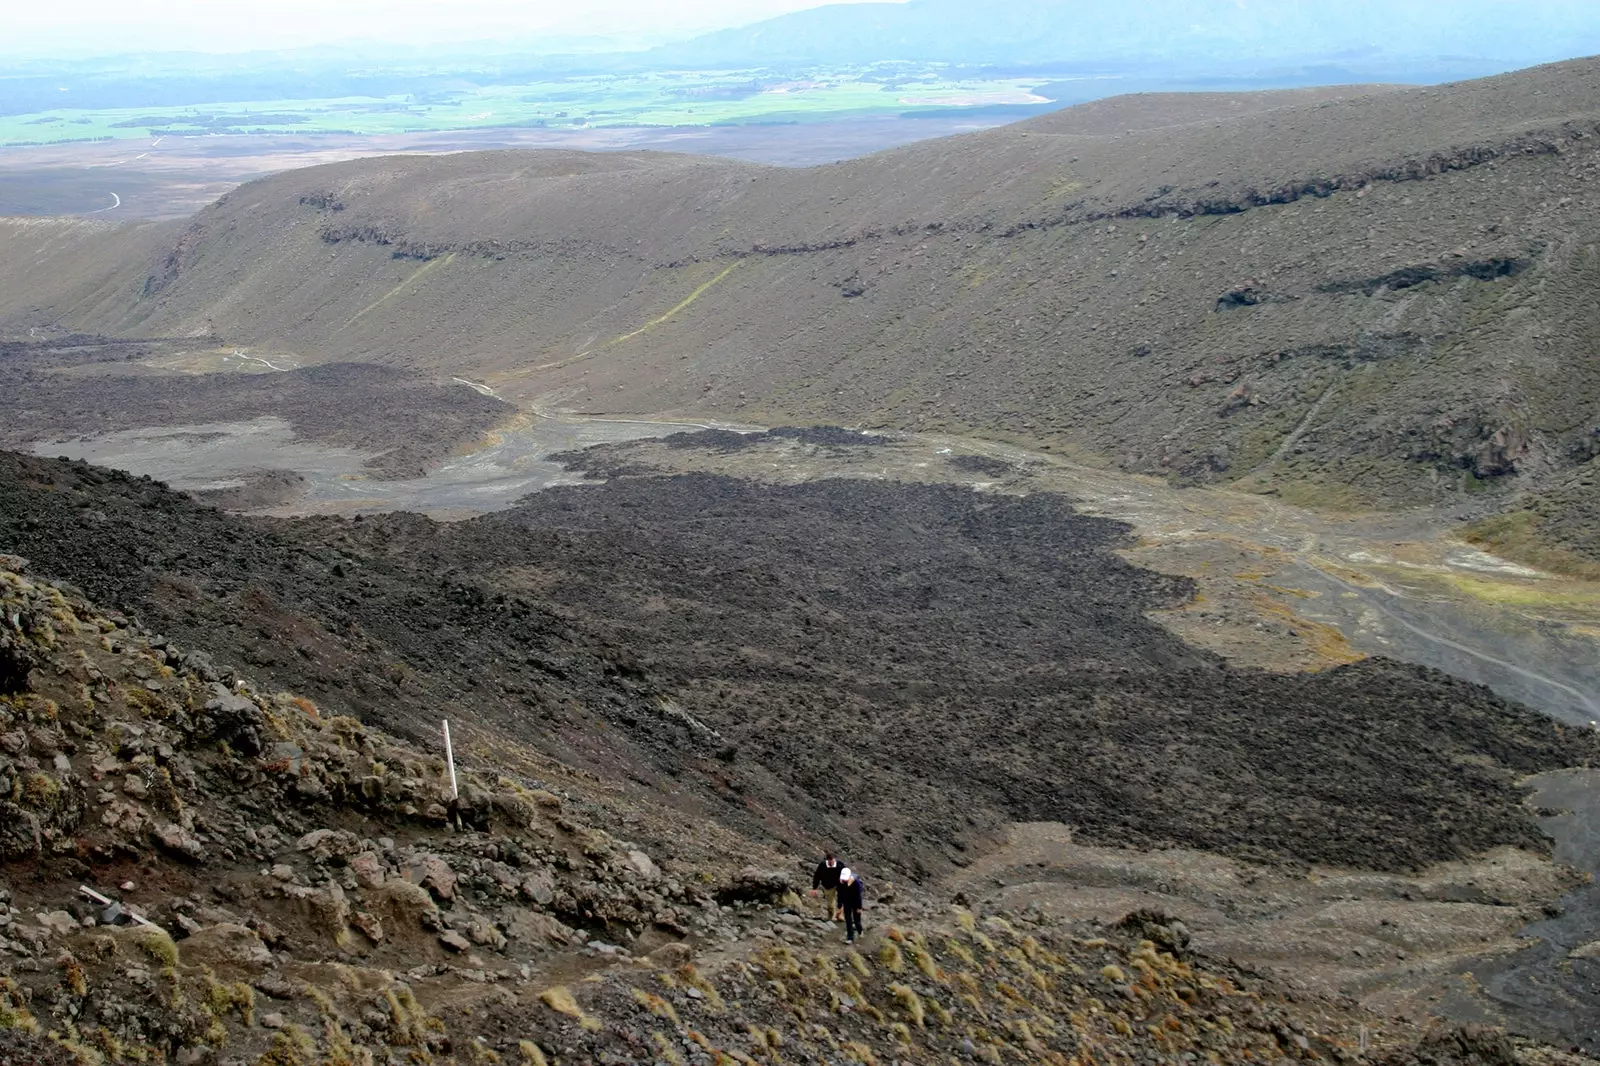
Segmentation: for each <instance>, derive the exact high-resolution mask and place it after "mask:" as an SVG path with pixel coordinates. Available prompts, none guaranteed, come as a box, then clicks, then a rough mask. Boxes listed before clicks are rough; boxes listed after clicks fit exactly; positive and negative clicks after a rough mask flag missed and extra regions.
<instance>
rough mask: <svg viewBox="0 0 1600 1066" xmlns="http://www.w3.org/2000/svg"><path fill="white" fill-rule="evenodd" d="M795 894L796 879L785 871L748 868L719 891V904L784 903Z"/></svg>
mask: <svg viewBox="0 0 1600 1066" xmlns="http://www.w3.org/2000/svg"><path fill="white" fill-rule="evenodd" d="M793 893H794V878H792V877H791V876H789V873H788V872H787V871H785V870H760V869H757V868H756V867H754V866H746V867H745V868H744V869H742V870H740V871H739V872H738V873H737V874H735V875H734V878H733V880H732V881H731V882H729V883H728V884H726V885H723V886H721V887H720V888H718V889H717V893H716V894H717V902H719V903H724V904H727V903H773V904H776V903H782V902H783V900H784V898H785V897H787V896H790V895H792V894H793Z"/></svg>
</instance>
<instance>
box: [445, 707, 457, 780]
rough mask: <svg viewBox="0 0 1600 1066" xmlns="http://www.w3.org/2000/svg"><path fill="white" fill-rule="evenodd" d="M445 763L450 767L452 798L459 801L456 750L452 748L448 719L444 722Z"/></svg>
mask: <svg viewBox="0 0 1600 1066" xmlns="http://www.w3.org/2000/svg"><path fill="white" fill-rule="evenodd" d="M444 761H445V765H447V766H449V767H450V798H451V799H458V798H460V793H459V792H458V791H456V753H455V749H454V748H452V747H451V746H450V719H448V718H446V719H445V720H444Z"/></svg>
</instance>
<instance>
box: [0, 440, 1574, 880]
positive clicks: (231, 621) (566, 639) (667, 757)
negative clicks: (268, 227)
mask: <svg viewBox="0 0 1600 1066" xmlns="http://www.w3.org/2000/svg"><path fill="white" fill-rule="evenodd" d="M707 445H708V446H727V442H726V441H722V440H721V439H720V438H719V437H718V436H716V435H711V436H708V437H705V438H702V439H699V440H695V439H690V440H688V441H685V442H684V446H707ZM837 446H838V447H870V446H871V444H870V441H863V439H862V438H859V437H856V438H854V439H850V438H847V437H844V436H843V435H841V436H840V439H839V441H838V442H837ZM1128 542H1129V531H1128V529H1127V528H1126V527H1124V526H1121V525H1119V524H1117V523H1114V522H1110V521H1107V520H1103V519H1098V518H1091V517H1087V516H1083V515H1080V514H1077V513H1075V512H1074V511H1073V509H1072V507H1071V505H1070V503H1069V501H1067V500H1066V499H1064V498H1062V497H1059V496H1054V495H1049V494H1037V495H1032V496H1028V497H1012V496H1001V495H994V494H982V493H974V492H971V491H968V490H966V489H962V488H957V487H952V486H917V485H906V484H896V483H891V482H870V481H861V480H829V481H818V482H813V483H808V484H803V485H797V486H788V487H774V486H765V485H759V484H755V483H752V482H747V481H741V480H736V479H732V478H725V477H717V476H710V475H686V476H677V477H670V478H659V477H621V478H614V479H612V480H609V481H606V482H605V483H602V484H597V485H592V486H572V487H566V488H558V489H553V490H549V491H545V492H542V493H539V494H536V495H534V496H531V497H529V498H527V499H526V500H524V501H522V503H520V504H519V505H518V506H517V507H515V508H512V509H511V510H508V511H503V512H499V513H496V514H492V515H488V516H484V517H481V518H477V519H473V520H471V521H465V522H459V523H452V524H439V523H435V522H433V521H430V520H428V519H426V518H422V517H419V516H415V515H407V514H393V515H385V516H378V517H365V518H356V519H335V518H315V519H296V520H280V519H271V520H269V519H247V518H239V517H234V516H229V515H226V514H224V513H222V512H219V511H216V510H214V509H212V508H210V507H207V506H204V505H201V504H199V503H196V502H194V501H193V500H191V499H189V498H188V497H185V496H182V495H179V494H176V493H173V492H171V491H169V490H167V489H166V488H165V487H164V486H161V485H159V484H157V483H155V482H152V481H149V480H146V479H137V478H132V477H129V476H128V475H124V474H121V473H117V472H113V471H108V470H102V469H97V468H94V467H90V466H87V465H84V464H81V463H72V462H62V461H55V460H42V459H37V458H32V457H25V456H20V455H16V454H11V453H4V454H3V455H0V544H3V545H5V546H6V547H7V548H8V549H9V550H12V551H15V552H18V553H19V554H21V555H23V556H25V557H27V558H28V559H30V560H31V561H32V564H33V566H34V568H35V569H36V570H37V571H38V572H40V573H42V574H45V575H49V576H53V577H55V578H58V579H61V580H64V581H67V582H71V583H73V584H75V585H77V586H79V587H80V588H82V589H84V590H85V591H86V592H87V593H88V594H90V595H91V596H93V597H95V598H96V599H98V600H100V601H101V602H103V603H105V604H108V605H111V606H115V607H116V608H118V609H120V610H122V611H124V612H128V613H131V614H134V615H136V616H137V617H138V619H139V620H140V621H141V622H142V623H143V624H145V625H147V626H149V627H151V628H154V629H157V630H159V631H162V632H164V633H166V634H167V635H168V636H170V637H172V638H173V639H176V640H180V641H181V642H183V643H184V644H186V645H190V646H197V647H205V648H209V649H211V650H212V651H213V652H214V653H215V654H216V656H217V658H218V660H219V665H221V666H232V667H236V668H239V669H241V670H248V671H249V672H250V674H251V675H252V676H254V677H257V678H259V679H261V680H262V681H263V682H264V683H271V684H274V685H278V686H281V687H283V688H293V689H294V690H296V691H299V692H302V693H304V694H305V695H307V696H310V697H312V698H313V699H316V700H317V701H318V702H319V704H321V705H322V706H323V707H324V708H325V709H326V710H329V711H332V712H335V713H337V712H350V713H354V714H357V715H359V716H361V717H362V718H364V719H367V720H370V721H373V722H376V723H379V724H382V725H383V726H385V727H388V728H392V729H395V730H398V731H400V732H403V733H409V734H411V735H413V736H418V737H421V736H431V735H432V732H433V730H434V729H436V728H437V720H438V719H439V718H441V717H450V718H452V719H458V720H462V721H464V722H469V723H472V724H474V725H475V726H477V727H479V729H480V730H482V734H481V735H488V736H494V735H500V736H505V737H509V738H511V739H513V740H515V741H517V742H518V743H521V744H527V745H532V746H535V747H537V748H540V749H542V750H544V751H546V752H548V753H549V754H551V755H552V756H555V757H558V758H561V759H564V760H568V761H570V762H572V763H574V764H575V765H578V766H580V767H585V768H588V769H590V770H592V771H594V772H596V773H599V774H602V775H603V776H605V777H607V779H610V780H623V779H627V780H629V781H630V787H647V788H650V789H652V790H655V791H657V792H658V793H660V794H663V795H665V796H667V797H668V799H669V801H670V802H673V803H676V804H678V805H679V806H680V807H681V808H682V809H683V810H684V811H685V813H686V815H688V816H689V817H705V818H712V819H716V820H719V821H723V822H725V823H728V824H730V825H735V826H737V827H739V828H741V829H744V830H747V831H749V830H755V831H757V832H759V833H761V834H763V835H766V836H767V837H769V838H770V839H774V840H778V841H782V842H786V843H789V844H794V845H799V844H800V843H801V842H804V841H816V840H828V841H833V842H835V843H838V844H841V845H845V846H847V847H849V848H850V849H851V851H852V853H853V854H858V855H865V856H870V857H871V859H872V861H873V862H874V863H875V864H877V865H879V866H880V867H893V868H896V869H898V870H900V871H901V872H904V873H906V874H908V875H911V876H914V877H923V876H928V875H931V874H934V873H937V872H939V871H941V870H943V869H947V868H948V865H949V864H952V863H954V864H962V863H964V862H965V861H966V858H965V854H966V853H967V852H968V850H969V849H971V848H972V847H974V846H975V845H977V844H981V843H982V841H983V840H984V839H985V838H986V837H987V836H988V835H989V834H990V833H992V832H993V831H994V830H995V829H996V828H997V827H999V826H1000V825H1001V824H1003V823H1004V822H1008V821H1027V820H1056V821H1062V822H1066V823H1069V824H1071V825H1073V826H1075V827H1076V828H1077V830H1078V832H1079V834H1080V838H1081V839H1083V840H1085V841H1087V842H1093V843H1102V844H1127V845H1135V846H1140V847H1152V846H1156V847H1159V846H1163V845H1177V846H1187V847H1197V848H1205V849H1210V850H1213V851H1218V852H1224V853H1228V854H1233V855H1238V856H1242V857H1249V858H1253V859H1258V860H1265V861H1273V862H1287V863H1292V864H1305V863H1331V864H1339V865H1347V866H1355V867H1364V868H1371V869H1384V870H1398V869H1406V868H1412V867H1417V866H1420V865H1423V864H1426V863H1429V862H1432V861H1435V860H1442V859H1450V858H1456V857H1462V856H1466V855H1469V854H1472V853H1477V852H1480V851H1482V850H1483V849H1486V848H1489V847H1492V846H1494V845H1498V844H1514V845H1519V846H1523V847H1527V848H1530V849H1533V850H1536V851H1547V850H1548V843H1547V841H1546V840H1545V839H1544V838H1543V837H1542V835H1541V834H1540V833H1539V831H1538V829H1537V828H1536V826H1535V824H1534V822H1533V821H1532V818H1531V817H1530V814H1529V813H1528V811H1527V810H1526V809H1525V808H1524V807H1523V806H1522V803H1521V800H1522V794H1521V791H1520V790H1519V788H1518V787H1517V785H1516V784H1515V781H1516V779H1517V778H1519V777H1520V776H1522V775H1524V774H1527V773H1531V772H1535V771H1539V770H1544V769H1550V768H1556V767H1562V766H1572V765H1578V764H1581V763H1582V762H1583V761H1584V760H1585V759H1593V758H1600V743H1597V741H1596V738H1595V737H1594V736H1593V735H1591V734H1588V733H1584V734H1581V735H1580V734H1573V733H1567V732H1564V731H1563V730H1562V728H1561V727H1560V726H1559V725H1557V724H1556V723H1554V722H1552V721H1550V720H1549V719H1547V718H1545V717H1543V716H1541V715H1538V714H1535V713H1533V712H1531V711H1528V710H1526V709H1524V708H1521V707H1518V706H1515V705H1512V704H1508V703H1507V702H1506V701H1504V700H1502V699H1500V698H1499V697H1497V696H1495V695H1494V694H1492V693H1491V692H1489V691H1488V690H1487V689H1484V688H1480V687H1476V686H1472V685H1468V684H1465V683H1463V682H1459V681H1456V680H1453V679H1451V678H1449V677H1446V676H1444V675H1441V674H1438V673H1434V672H1430V671H1427V670H1424V669H1421V668H1418V667H1413V666H1407V665H1403V664H1400V663H1396V662H1391V661H1386V660H1381V659H1373V660H1367V661H1365V662H1361V663H1358V664H1355V665H1352V666H1348V667H1344V668H1340V669H1337V670H1332V671H1328V672H1326V673H1322V674H1270V673H1264V672H1260V671H1253V670H1242V669H1235V668H1231V667H1229V666H1228V665H1227V664H1225V663H1224V662H1222V661H1221V660H1220V659H1218V658H1216V657H1215V656H1213V655H1211V654H1209V653H1206V652H1203V651H1200V650H1197V649H1195V648H1192V647H1190V646H1188V645H1186V644H1184V643H1183V642H1182V641H1181V640H1179V639H1178V638H1177V637H1175V636H1174V635H1172V634H1171V633H1169V632H1168V631H1167V630H1165V629H1163V628H1162V627H1161V626H1160V625H1159V624H1158V623H1157V622H1155V621H1153V620H1151V618H1150V613H1151V612H1156V611H1160V610H1161V609H1163V608H1166V607H1171V606H1175V605H1177V604H1180V603H1183V602H1185V601H1186V600H1187V599H1188V598H1189V597H1190V596H1192V595H1193V590H1192V588H1191V586H1190V585H1189V584H1188V583H1187V582H1186V581H1184V580H1182V579H1177V578H1170V577H1165V576H1162V575H1159V574H1155V573H1152V572H1149V571H1145V570H1140V569H1138V568H1136V567H1133V566H1131V565H1130V564H1128V563H1126V562H1124V561H1123V560H1121V559H1120V558H1119V557H1118V556H1117V555H1116V554H1115V549H1117V548H1118V547H1119V546H1121V545H1124V544H1126V543H1128Z"/></svg>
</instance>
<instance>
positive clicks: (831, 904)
mask: <svg viewBox="0 0 1600 1066" xmlns="http://www.w3.org/2000/svg"><path fill="white" fill-rule="evenodd" d="M843 870H844V864H843V863H841V862H840V861H839V860H838V859H837V858H835V857H834V854H833V852H831V851H825V852H823V853H822V861H821V862H819V863H817V869H816V871H815V872H814V873H812V875H811V894H812V895H813V896H815V895H816V894H817V893H818V892H819V891H820V892H821V893H822V902H823V903H824V904H826V905H827V908H828V920H829V921H830V922H837V921H838V920H839V919H840V918H841V917H842V915H841V914H840V913H839V903H838V896H839V874H840V872H841V871H843Z"/></svg>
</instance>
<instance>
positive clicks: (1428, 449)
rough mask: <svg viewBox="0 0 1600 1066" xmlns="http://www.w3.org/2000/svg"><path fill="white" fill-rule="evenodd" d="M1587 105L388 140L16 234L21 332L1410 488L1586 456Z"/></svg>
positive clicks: (1580, 75)
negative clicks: (439, 144)
mask: <svg viewBox="0 0 1600 1066" xmlns="http://www.w3.org/2000/svg"><path fill="white" fill-rule="evenodd" d="M1155 126H1160V127H1162V128H1152V127H1155ZM1597 131H1600V61H1596V60H1579V61H1574V62H1570V63H1565V64H1558V65H1553V66H1549V67H1542V68H1536V69H1533V70H1529V71H1524V72H1520V73H1517V74H1512V75H1507V76H1503V77H1499V78H1492V79H1486V80H1483V81H1477V82H1469V83H1462V84H1458V85H1451V86H1444V87H1439V88H1431V89H1407V90H1379V89H1348V90H1322V91H1318V92H1301V91H1297V92H1290V93H1282V94H1258V95H1232V96H1228V95H1218V96H1204V97H1195V98H1183V99H1181V100H1173V99H1171V98H1161V97H1132V98H1125V99H1123V100H1120V101H1109V102H1103V103H1100V104H1095V105H1089V106H1087V107H1084V108H1073V109H1069V110H1066V111H1063V112H1059V113H1056V114H1053V115H1048V116H1044V117H1041V118H1038V119H1034V120H1031V121H1028V122H1024V123H1019V124H1017V125H1015V126H1011V127H1005V128H1002V129H997V130H990V131H986V132H983V133H977V134H972V135H967V136H960V137H952V138H945V139H941V140H936V141H928V142H923V143H920V144H916V145H912V146H910V147H906V148H902V149H898V150H895V151H890V152H884V153H880V154H878V155H875V156H870V157H867V158H864V159H859V160H855V161H851V162H848V163H841V164H835V165H832V166H826V167H816V168H810V169H804V170H782V169H775V168H766V167H760V166H755V165H751V164H744V163H737V162H730V161H725V160H710V159H700V158H694V157H685V156H673V155H662V154H655V153H620V154H613V155H585V154H580V153H565V152H548V153H519V152H493V153H471V154H461V155H452V156H440V157H392V158H386V159H381V160H366V161H361V162H355V163H346V164H336V165H332V166H326V167H314V168H309V169H306V170H301V171H294V172H290V173H286V174H281V175H278V176H275V177H272V178H268V179H265V180H263V181H259V182H254V183H251V184H249V185H246V186H243V187H241V188H240V189H238V190H237V191H235V192H234V193H233V194H231V195H230V196H228V197H226V198H224V199H223V200H221V201H219V202H218V203H217V204H215V205H213V206H212V207H210V208H207V209H206V210H204V211H202V212H201V213H200V214H199V215H197V216H196V217H195V218H194V219H193V220H192V221H191V222H190V223H189V224H188V225H187V226H186V227H183V228H182V231H181V233H179V232H175V231H173V230H163V229H152V228H147V229H140V230H135V231H131V232H130V231H124V230H115V229H107V230H105V231H104V233H103V235H102V236H100V238H99V239H98V240H97V241H86V240H82V239H78V238H77V236H76V235H77V234H78V232H79V231H77V230H68V229H64V228H57V229H50V228H49V227H50V225H52V224H40V223H29V224H19V223H8V224H6V225H5V229H4V236H3V237H0V240H3V241H4V247H7V248H9V249H13V250H14V251H12V252H11V253H10V254H8V255H7V256H6V260H7V262H6V263H5V264H4V265H0V275H3V276H4V280H5V281H6V284H5V285H3V286H0V316H3V317H0V321H4V322H5V323H6V324H7V326H8V327H9V329H10V330H12V331H20V330H22V329H23V327H27V326H38V325H44V324H51V325H61V326H65V327H70V328H75V329H90V330H95V331H99V332H104V333H114V334H120V335H184V334H190V333H205V332H208V331H214V332H215V333H217V334H218V335H219V336H221V337H222V338H224V339H225V340H227V341H228V342H230V343H245V344H259V345H269V346H272V347H275V348H279V349H285V348H286V349H290V350H295V351H298V352H299V353H300V354H301V356H302V357H303V358H305V359H308V360H318V361H321V360H356V361H377V362H383V363H387V364H393V365H400V366H405V367H408V368H413V369H420V370H425V371H432V372H437V371H444V372H447V373H451V374H463V375H466V376H469V377H473V378H474V379H475V380H477V379H485V380H488V381H489V382H490V383H491V384H493V385H494V386H495V387H496V388H497V389H498V390H499V392H500V393H501V395H503V396H505V397H507V398H510V399H513V400H517V401H521V402H532V401H535V400H538V399H540V398H546V399H548V398H552V397H554V398H555V399H556V402H560V403H562V404H565V405H570V406H573V407H577V408H580V409H583V410H590V411H611V412H645V411H664V410H670V411H675V412H713V413H720V414H725V415H731V416H734V417H737V418H740V419H743V420H747V421H770V422H781V421H796V420H802V419H822V418H826V419H831V420H844V421H852V422H861V423H870V424H883V425H896V426H902V427H913V428H948V429H953V430H958V431H965V432H971V433H976V434H981V435H987V436H997V437H1012V438H1016V439H1021V440H1026V441H1030V442H1036V443H1041V444H1046V445H1049V446H1052V447H1068V448H1073V449H1081V450H1084V451H1087V452H1090V453H1095V454H1100V455H1104V456H1107V457H1109V458H1110V459H1111V460H1112V461H1114V462H1116V463H1118V464H1120V465H1123V466H1125V467H1128V468H1131V469H1137V470H1145V471H1166V472H1171V473H1175V474H1178V475H1182V476H1188V477H1195V478H1203V479H1220V480H1230V479H1238V480H1240V481H1242V482H1243V483H1244V484H1245V485H1247V486H1249V487H1252V488H1260V489H1267V490H1272V489H1278V490H1281V491H1284V492H1286V493H1289V494H1293V495H1297V496H1298V497H1299V498H1301V499H1305V500H1308V501H1310V502H1316V503H1328V504H1345V503H1350V502H1378V503H1390V504H1394V503H1413V502H1418V501H1423V500H1427V499H1430V498H1433V499H1437V498H1441V497H1445V496H1448V495H1449V494H1452V493H1455V492H1458V491H1462V490H1469V489H1477V488H1480V487H1483V486H1484V485H1486V484H1487V485H1514V484H1519V483H1521V479H1526V478H1528V477H1530V476H1538V475H1542V474H1544V473H1546V472H1548V471H1552V470H1559V469H1564V468H1566V467H1569V466H1571V465H1573V464H1575V463H1579V462H1582V461H1585V460H1587V459H1588V458H1589V457H1590V456H1591V455H1592V454H1593V449H1594V443H1593V442H1594V439H1595V438H1594V435H1593V432H1592V431H1593V428H1594V426H1593V418H1592V412H1593V410H1594V407H1595V401H1596V399H1597V398H1600V379H1597V377H1596V373H1597V371H1596V368H1595V363H1594V360H1593V358H1592V353H1593V351H1594V348H1595V344H1596V342H1597V340H1600V317H1597V315H1596V313H1595V311H1594V306H1595V301H1594V300H1593V299H1592V294H1593V292H1594V291H1595V288H1596V285H1597V283H1600V259H1597V258H1596V256H1595V253H1594V251H1593V248H1594V239H1595V225H1596V223H1595V219H1596V218H1600V212H1597V208H1600V194H1597V193H1596V192H1595V188H1596V185H1595V181H1594V177H1595V174H1596V168H1597V162H1600V158H1597V155H1596V144H1597V143H1600V142H1597V141H1596V139H1595V134H1596V132H1597ZM41 233H46V234H56V235H58V236H56V237H55V238H54V241H53V243H50V242H44V243H41V241H40V240H39V237H40V234H41ZM157 238H159V239H160V240H162V241H163V242H164V243H163V246H162V251H161V252H160V253H159V254H150V253H149V251H148V247H149V245H148V243H147V242H150V241H153V240H156V239H157ZM135 262H136V263H137V266H135V265H134V264H135ZM41 272H44V273H41ZM56 277H59V278H60V279H61V280H60V281H59V283H58V282H57V281H56V280H55V279H56Z"/></svg>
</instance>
